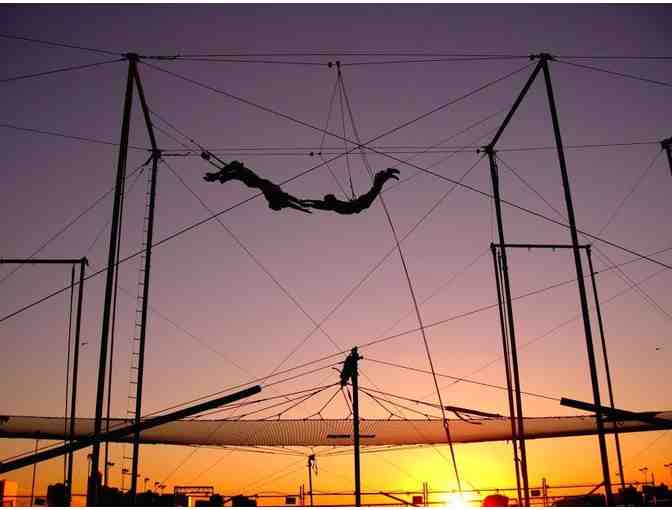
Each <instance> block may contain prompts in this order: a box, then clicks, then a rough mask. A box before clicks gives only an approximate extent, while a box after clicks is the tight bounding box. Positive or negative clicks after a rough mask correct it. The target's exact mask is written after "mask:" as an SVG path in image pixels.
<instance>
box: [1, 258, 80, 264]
mask: <svg viewBox="0 0 672 510" xmlns="http://www.w3.org/2000/svg"><path fill="white" fill-rule="evenodd" d="M82 263H84V264H86V265H87V266H88V265H89V260H88V259H87V258H86V257H82V258H81V259H0V264H82Z"/></svg>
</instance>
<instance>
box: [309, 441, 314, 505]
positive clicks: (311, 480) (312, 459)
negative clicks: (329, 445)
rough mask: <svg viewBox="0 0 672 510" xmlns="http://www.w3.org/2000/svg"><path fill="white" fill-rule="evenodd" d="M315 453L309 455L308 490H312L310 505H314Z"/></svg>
mask: <svg viewBox="0 0 672 510" xmlns="http://www.w3.org/2000/svg"><path fill="white" fill-rule="evenodd" d="M314 462H315V454H314V453H312V454H310V455H308V490H309V491H310V506H313V464H314Z"/></svg>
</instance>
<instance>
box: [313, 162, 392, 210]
mask: <svg viewBox="0 0 672 510" xmlns="http://www.w3.org/2000/svg"><path fill="white" fill-rule="evenodd" d="M398 173H399V170H397V169H396V168H388V169H387V170H381V171H380V172H378V173H377V174H376V175H375V177H374V178H373V186H371V189H370V190H369V191H367V192H366V193H365V194H364V195H360V196H359V197H357V198H355V199H353V200H347V201H345V200H339V199H338V198H336V197H335V196H334V195H324V199H323V200H303V201H302V202H303V203H302V205H304V206H306V207H312V208H313V209H322V210H324V211H334V212H337V213H338V214H359V213H360V212H362V211H363V210H364V209H367V208H368V207H370V206H371V204H372V203H373V201H374V200H375V199H376V197H377V196H378V195H379V194H380V192H381V191H382V189H383V184H385V182H386V181H387V180H388V179H396V180H397V181H398V180H399V177H397V174H398Z"/></svg>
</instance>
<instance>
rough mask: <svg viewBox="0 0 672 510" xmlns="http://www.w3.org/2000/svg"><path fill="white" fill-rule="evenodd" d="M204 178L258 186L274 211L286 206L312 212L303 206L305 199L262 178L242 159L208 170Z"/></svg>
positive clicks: (251, 186)
mask: <svg viewBox="0 0 672 510" xmlns="http://www.w3.org/2000/svg"><path fill="white" fill-rule="evenodd" d="M203 157H204V159H209V158H206V157H205V156H203ZM203 179H205V180H206V181H208V182H214V181H219V182H221V183H222V184H223V183H225V182H226V181H231V180H234V179H235V180H238V181H240V182H242V183H243V184H245V185H246V186H248V187H250V188H257V189H258V190H260V191H261V192H262V193H263V194H264V197H265V198H266V201H267V202H268V207H270V208H271V209H273V210H274V211H279V210H281V209H283V208H285V207H291V208H292V209H296V210H298V211H303V212H305V213H309V214H311V212H310V211H309V210H308V209H305V208H304V207H302V206H303V205H304V203H303V202H304V201H303V200H301V199H299V198H296V197H295V196H292V195H290V194H289V193H285V192H284V191H282V188H281V187H280V186H278V185H277V184H274V183H272V182H271V181H269V180H268V179H262V178H261V177H259V176H258V175H257V174H255V173H254V172H253V171H252V170H250V169H249V168H247V167H246V166H245V165H243V164H242V163H241V162H240V161H232V162H231V163H229V164H228V165H226V166H224V167H223V168H221V169H220V171H219V172H213V173H210V172H208V173H206V174H205V176H204V177H203Z"/></svg>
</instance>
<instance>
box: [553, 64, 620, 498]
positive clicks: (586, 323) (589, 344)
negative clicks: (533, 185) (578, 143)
mask: <svg viewBox="0 0 672 510" xmlns="http://www.w3.org/2000/svg"><path fill="white" fill-rule="evenodd" d="M540 57H541V62H542V68H543V71H544V81H545V82H546V93H547V95H548V104H549V109H550V113H551V119H552V121H553V133H554V135H555V143H556V147H557V151H558V160H559V162H560V171H561V174H562V185H563V188H564V192H565V202H566V207H567V219H568V221H569V230H570V233H571V238H572V245H573V250H572V251H573V253H574V262H575V264H576V277H577V281H578V284H579V298H580V300H581V313H582V315H583V329H584V332H585V337H586V350H587V352H588V364H589V366H590V380H591V384H592V388H593V400H594V402H595V406H597V407H600V406H601V403H600V386H599V381H598V379H597V368H596V363H595V352H594V348H593V335H592V332H591V327H590V314H589V312H588V298H587V297H586V285H585V282H584V280H583V278H584V276H583V266H582V264H581V252H580V249H579V237H578V233H577V229H576V219H575V217H574V206H573V204H572V195H571V191H570V185H569V177H568V175H567V164H566V162H565V153H564V149H563V146H562V137H561V135H560V124H559V121H558V112H557V109H556V105H555V98H554V96H553V86H552V83H551V74H550V71H549V68H548V61H549V60H550V59H551V58H552V57H551V56H550V55H548V54H542V55H540ZM595 420H596V422H597V433H598V441H599V445H600V457H601V460H602V476H603V479H604V489H605V494H606V497H607V506H612V505H613V497H612V493H611V473H610V471H609V457H608V455H607V443H606V440H605V437H604V422H603V417H602V415H601V414H600V413H599V412H598V413H596V414H595Z"/></svg>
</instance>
